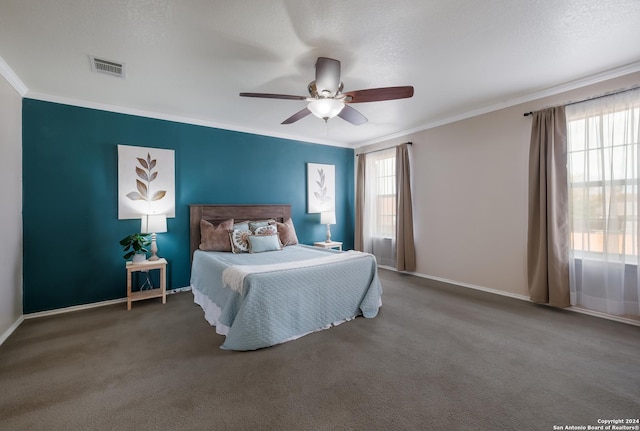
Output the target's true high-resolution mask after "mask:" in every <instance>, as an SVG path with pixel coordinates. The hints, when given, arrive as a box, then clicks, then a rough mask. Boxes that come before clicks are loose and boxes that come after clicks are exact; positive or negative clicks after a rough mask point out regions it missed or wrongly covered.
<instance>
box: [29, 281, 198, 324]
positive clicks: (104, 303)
mask: <svg viewBox="0 0 640 431" xmlns="http://www.w3.org/2000/svg"><path fill="white" fill-rule="evenodd" d="M189 290H191V286H188V287H179V288H176V289H171V290H167V295H173V294H174V293H179V292H187V291H189ZM123 302H127V298H119V299H111V300H109V301H100V302H93V303H91V304H82V305H74V306H73V307H65V308H57V309H55V310H47V311H38V312H36V313H29V314H25V315H24V316H23V317H24V318H25V319H35V318H38V317H44V316H54V315H56V314H63V313H71V312H73V311H80V310H88V309H91V308H96V307H105V306H107V305H113V304H121V303H123Z"/></svg>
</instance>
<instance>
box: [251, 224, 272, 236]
mask: <svg viewBox="0 0 640 431" xmlns="http://www.w3.org/2000/svg"><path fill="white" fill-rule="evenodd" d="M252 230H253V234H254V235H275V234H277V233H278V228H277V227H276V225H275V224H268V225H266V226H260V227H257V228H255V229H252Z"/></svg>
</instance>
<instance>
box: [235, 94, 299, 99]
mask: <svg viewBox="0 0 640 431" xmlns="http://www.w3.org/2000/svg"><path fill="white" fill-rule="evenodd" d="M240 96H242V97H261V98H263V99H286V100H307V98H306V97H305V96H291V95H288V94H271V93H240Z"/></svg>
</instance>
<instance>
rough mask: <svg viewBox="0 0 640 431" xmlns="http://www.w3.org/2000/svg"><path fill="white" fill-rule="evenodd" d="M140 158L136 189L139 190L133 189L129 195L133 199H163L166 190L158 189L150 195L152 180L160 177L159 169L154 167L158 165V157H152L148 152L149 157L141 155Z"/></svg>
mask: <svg viewBox="0 0 640 431" xmlns="http://www.w3.org/2000/svg"><path fill="white" fill-rule="evenodd" d="M136 159H138V163H140V166H142V167H139V166H136V175H137V176H138V178H136V189H137V190H138V191H133V192H129V193H127V197H128V198H129V199H131V200H132V201H147V202H153V201H158V200H160V199H162V198H163V197H164V196H165V195H166V194H167V191H166V190H158V191H156V192H155V193H153V194H152V195H150V190H151V182H152V181H154V180H155V179H156V178H158V171H154V170H153V169H154V168H155V167H156V165H157V160H156V159H151V154H149V153H147V159H146V160H145V159H143V158H140V157H136Z"/></svg>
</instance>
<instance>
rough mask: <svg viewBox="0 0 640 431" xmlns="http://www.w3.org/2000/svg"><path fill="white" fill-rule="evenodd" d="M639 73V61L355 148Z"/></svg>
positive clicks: (383, 137) (359, 144) (373, 140)
mask: <svg viewBox="0 0 640 431" xmlns="http://www.w3.org/2000/svg"><path fill="white" fill-rule="evenodd" d="M636 72H640V61H637V62H635V63H631V64H627V65H625V66H621V67H617V68H615V69H610V70H607V71H605V72H601V73H597V74H595V75H589V76H587V77H584V78H580V79H576V80H574V81H569V82H566V83H564V84H560V85H556V86H554V87H549V88H545V89H543V90H539V91H535V92H533V93H528V94H525V95H523V96H519V97H515V98H513V99H509V100H505V101H503V102H500V103H495V104H492V105H487V106H484V107H481V108H478V109H473V110H470V111H466V112H463V113H461V114H458V115H453V116H451V117H447V118H443V119H442V120H437V121H432V122H430V123H426V124H423V125H421V126H418V127H414V128H412V129H408V130H404V131H401V132H397V133H394V134H391V135H386V136H381V137H379V138H375V139H372V140H369V141H364V142H360V143H358V144H356V146H355V148H360V147H365V146H368V145H372V144H378V143H380V142H384V141H388V140H391V139H396V138H401V137H403V136H407V135H411V134H413V133H417V132H421V131H423V130H428V129H433V128H435V127H439V126H444V125H445V124H450V123H455V122H456V121H461V120H466V119H467V118H471V117H475V116H478V115H482V114H487V113H489V112H493V111H499V110H500V109H505V108H510V107H512V106H516V105H521V104H523V103H527V102H532V101H534V100H538V99H543V98H545V97H549V96H555V95H556V94H560V93H564V92H567V91H571V90H575V89H577V88H582V87H587V86H589V85H592V84H598V83H600V82H603V81H608V80H610V79H615V78H619V77H621V76H625V75H629V74H631V73H636Z"/></svg>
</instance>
